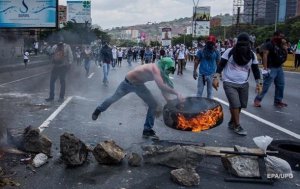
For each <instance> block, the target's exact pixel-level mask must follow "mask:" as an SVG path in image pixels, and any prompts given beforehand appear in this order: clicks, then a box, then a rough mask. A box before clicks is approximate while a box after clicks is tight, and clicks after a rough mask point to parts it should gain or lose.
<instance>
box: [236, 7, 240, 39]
mask: <svg viewBox="0 0 300 189" xmlns="http://www.w3.org/2000/svg"><path fill="white" fill-rule="evenodd" d="M240 12H241V7H238V8H237V16H236V34H239V33H240Z"/></svg>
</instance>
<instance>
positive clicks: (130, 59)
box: [127, 56, 132, 66]
mask: <svg viewBox="0 0 300 189" xmlns="http://www.w3.org/2000/svg"><path fill="white" fill-rule="evenodd" d="M131 61H132V56H128V57H127V62H128V66H131Z"/></svg>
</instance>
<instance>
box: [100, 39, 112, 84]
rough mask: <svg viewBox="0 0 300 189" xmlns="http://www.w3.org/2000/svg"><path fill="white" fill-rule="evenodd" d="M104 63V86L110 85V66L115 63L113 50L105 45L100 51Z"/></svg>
mask: <svg viewBox="0 0 300 189" xmlns="http://www.w3.org/2000/svg"><path fill="white" fill-rule="evenodd" d="M100 54H101V57H102V61H103V81H102V82H103V84H104V85H105V86H107V85H108V74H109V70H110V64H111V63H112V62H113V55H112V49H111V48H110V47H109V46H108V43H105V44H104V46H103V47H102V49H101V51H100Z"/></svg>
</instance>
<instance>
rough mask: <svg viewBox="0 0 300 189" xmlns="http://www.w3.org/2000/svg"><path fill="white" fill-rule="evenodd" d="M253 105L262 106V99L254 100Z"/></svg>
mask: <svg viewBox="0 0 300 189" xmlns="http://www.w3.org/2000/svg"><path fill="white" fill-rule="evenodd" d="M253 106H254V107H261V104H260V101H259V100H254V103H253Z"/></svg>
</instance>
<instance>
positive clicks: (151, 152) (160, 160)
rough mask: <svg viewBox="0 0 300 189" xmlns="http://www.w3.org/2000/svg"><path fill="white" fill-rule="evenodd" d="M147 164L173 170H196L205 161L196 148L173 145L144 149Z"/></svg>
mask: <svg viewBox="0 0 300 189" xmlns="http://www.w3.org/2000/svg"><path fill="white" fill-rule="evenodd" d="M143 150H144V153H143V158H144V162H145V163H151V164H159V165H165V166H168V167H172V168H196V167H197V166H198V165H199V164H200V162H201V161H202V159H203V155H202V154H200V153H199V152H198V151H197V150H196V149H195V146H181V145H173V146H168V147H162V146H155V145H154V146H153V145H150V146H145V147H143Z"/></svg>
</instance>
